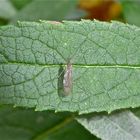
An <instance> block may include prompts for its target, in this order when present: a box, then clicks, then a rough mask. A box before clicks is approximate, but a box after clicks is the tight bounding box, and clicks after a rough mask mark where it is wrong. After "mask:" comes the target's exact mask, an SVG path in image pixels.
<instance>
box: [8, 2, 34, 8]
mask: <svg viewBox="0 0 140 140" xmlns="http://www.w3.org/2000/svg"><path fill="white" fill-rule="evenodd" d="M10 1H11V3H12V4H13V5H14V6H15V7H16V9H18V10H19V9H22V8H23V7H25V6H26V5H27V4H29V3H30V2H31V1H33V0H10Z"/></svg>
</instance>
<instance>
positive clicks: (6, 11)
mask: <svg viewBox="0 0 140 140" xmlns="http://www.w3.org/2000/svg"><path fill="white" fill-rule="evenodd" d="M15 14H16V9H15V8H14V6H13V5H12V4H11V2H10V1H9V0H1V2H0V18H3V19H7V20H9V19H11V18H12V17H13V16H14V15H15Z"/></svg>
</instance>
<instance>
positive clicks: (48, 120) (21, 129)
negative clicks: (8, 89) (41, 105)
mask: <svg viewBox="0 0 140 140" xmlns="http://www.w3.org/2000/svg"><path fill="white" fill-rule="evenodd" d="M0 116H1V117H0V138H1V140H56V139H57V140H59V139H60V140H62V139H64V140H77V139H80V140H86V139H87V140H97V139H96V138H95V137H94V136H93V135H91V134H90V133H89V132H88V131H87V130H85V129H84V128H83V127H82V126H81V125H80V124H78V123H77V122H76V121H75V120H74V119H73V117H72V116H71V115H70V114H67V113H63V114H62V113H61V114H60V113H57V114H54V113H52V112H34V111H33V110H31V109H28V110H25V109H12V108H11V107H1V108H0Z"/></svg>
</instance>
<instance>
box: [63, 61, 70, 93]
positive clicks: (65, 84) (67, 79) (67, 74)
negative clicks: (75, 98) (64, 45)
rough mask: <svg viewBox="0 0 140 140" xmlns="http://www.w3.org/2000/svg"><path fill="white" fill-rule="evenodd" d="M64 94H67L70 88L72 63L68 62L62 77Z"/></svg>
mask: <svg viewBox="0 0 140 140" xmlns="http://www.w3.org/2000/svg"><path fill="white" fill-rule="evenodd" d="M63 87H64V94H65V95H69V94H70V93H71V90H72V64H71V63H70V62H68V64H67V66H66V70H65V74H64V79H63Z"/></svg>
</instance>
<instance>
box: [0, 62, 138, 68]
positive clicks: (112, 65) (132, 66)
mask: <svg viewBox="0 0 140 140" xmlns="http://www.w3.org/2000/svg"><path fill="white" fill-rule="evenodd" d="M0 64H2V65H13V64H15V65H27V66H39V67H60V66H66V65H67V63H65V64H62V63H60V64H39V63H29V62H26V63H25V62H12V61H11V62H3V63H0ZM72 66H73V67H79V68H125V69H140V65H127V64H117V65H116V64H106V65H102V64H73V63H72Z"/></svg>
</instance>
